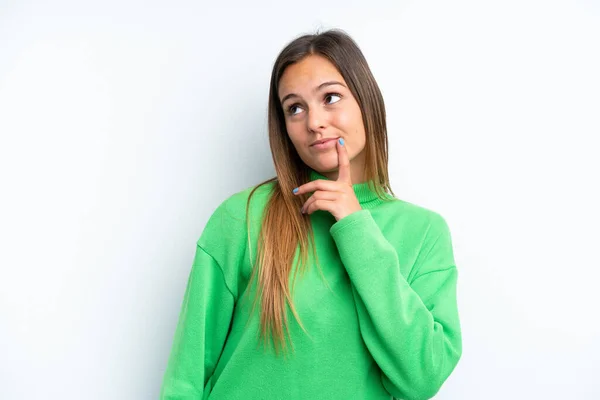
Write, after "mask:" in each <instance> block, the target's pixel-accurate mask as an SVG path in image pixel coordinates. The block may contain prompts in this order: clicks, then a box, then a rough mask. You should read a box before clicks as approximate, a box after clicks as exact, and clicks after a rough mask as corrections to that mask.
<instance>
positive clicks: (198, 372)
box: [160, 245, 234, 400]
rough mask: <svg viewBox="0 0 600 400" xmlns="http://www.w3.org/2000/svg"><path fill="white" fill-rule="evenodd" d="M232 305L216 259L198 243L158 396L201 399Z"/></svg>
mask: <svg viewBox="0 0 600 400" xmlns="http://www.w3.org/2000/svg"><path fill="white" fill-rule="evenodd" d="M233 308H234V296H233V295H232V293H231V291H230V289H229V288H228V287H227V284H226V282H225V279H224V276H223V272H222V270H221V268H220V266H219V264H218V263H217V261H216V260H215V259H214V258H213V257H211V255H209V254H208V253H207V252H206V251H205V250H204V249H203V248H202V247H200V246H199V245H198V247H197V248H196V254H195V257H194V263H193V265H192V270H191V272H190V275H189V278H188V283H187V288H186V291H185V295H184V300H183V304H182V306H181V311H180V315H179V321H178V324H177V328H176V331H175V337H174V340H173V346H172V350H171V354H170V357H169V362H168V365H167V369H166V372H165V374H164V377H163V383H162V388H161V393H160V398H161V399H163V400H167V399H168V400H175V399H186V400H187V399H202V398H203V391H204V387H205V385H206V383H207V381H208V380H209V378H210V377H211V375H212V373H213V371H214V368H215V366H216V364H217V361H218V360H219V357H220V355H221V352H222V350H223V347H224V344H225V339H226V337H227V334H228V331H229V326H230V323H231V318H232V314H233Z"/></svg>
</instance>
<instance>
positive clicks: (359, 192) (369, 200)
mask: <svg viewBox="0 0 600 400" xmlns="http://www.w3.org/2000/svg"><path fill="white" fill-rule="evenodd" d="M309 171H310V173H309V179H310V181H311V182H312V181H314V180H317V179H323V180H327V181H330V180H331V179H329V178H327V177H326V176H324V175H322V174H320V173H318V172H317V171H315V170H314V169H312V168H310V169H309ZM352 189H354V194H355V195H356V198H357V199H358V202H359V204H360V205H361V206H363V208H372V207H375V206H376V205H379V204H381V203H383V202H384V200H382V199H380V198H379V197H378V196H377V193H376V192H375V191H374V190H371V189H370V188H369V182H368V181H366V182H361V183H355V184H353V185H352ZM387 196H389V197H390V198H393V197H392V196H391V195H389V194H387Z"/></svg>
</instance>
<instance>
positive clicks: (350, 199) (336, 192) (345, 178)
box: [295, 140, 362, 221]
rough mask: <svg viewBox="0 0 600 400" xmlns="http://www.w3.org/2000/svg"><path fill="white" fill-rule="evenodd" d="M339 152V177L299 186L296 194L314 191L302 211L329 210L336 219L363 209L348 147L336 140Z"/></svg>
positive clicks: (310, 212) (307, 212) (308, 212)
mask: <svg viewBox="0 0 600 400" xmlns="http://www.w3.org/2000/svg"><path fill="white" fill-rule="evenodd" d="M336 149H337V153H338V159H339V163H338V172H339V174H338V178H337V180H335V181H328V180H323V179H316V180H314V181H312V182H308V183H305V184H304V185H301V186H299V187H298V190H297V191H296V192H295V194H296V195H299V194H301V193H310V192H314V193H313V194H312V195H311V196H310V197H309V198H308V200H306V202H305V203H304V205H303V206H302V213H303V214H304V213H306V214H312V213H313V212H315V211H317V210H324V211H329V212H330V213H331V215H333V216H334V217H335V219H336V221H339V220H340V219H342V218H344V217H346V216H348V215H350V214H352V213H353V212H356V211H360V210H362V207H361V206H360V203H359V202H358V199H357V198H356V194H355V193H354V189H353V188H352V175H351V171H350V170H351V169H350V159H349V157H348V151H347V150H346V147H345V146H343V145H342V144H340V141H339V140H337V141H336Z"/></svg>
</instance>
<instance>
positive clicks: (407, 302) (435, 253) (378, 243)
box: [330, 210, 462, 400]
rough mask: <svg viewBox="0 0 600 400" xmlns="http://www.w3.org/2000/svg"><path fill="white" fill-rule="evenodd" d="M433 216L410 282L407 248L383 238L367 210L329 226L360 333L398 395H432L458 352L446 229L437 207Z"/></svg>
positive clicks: (390, 388) (386, 382)
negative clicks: (404, 266)
mask: <svg viewBox="0 0 600 400" xmlns="http://www.w3.org/2000/svg"><path fill="white" fill-rule="evenodd" d="M432 216H433V218H432V220H431V223H430V227H429V230H428V232H427V234H426V235H425V238H424V240H423V244H422V246H421V249H420V251H419V255H418V256H417V259H416V262H415V265H414V266H413V268H412V270H413V271H416V272H414V273H411V274H409V275H408V276H412V277H411V278H410V282H409V281H408V280H407V278H405V277H404V276H403V275H402V274H401V272H400V271H401V270H400V262H401V260H400V259H399V256H398V254H404V252H400V253H399V251H398V250H397V249H395V248H394V246H393V245H392V244H391V243H390V242H389V241H388V240H387V239H386V238H385V236H384V235H383V233H382V232H381V230H380V228H379V226H378V225H377V224H376V222H375V220H374V219H373V217H372V215H371V213H370V211H369V210H360V211H357V212H354V213H352V214H350V215H348V216H346V217H345V218H343V219H341V220H339V221H337V222H336V223H335V224H334V225H333V226H332V227H331V229H330V233H331V235H332V237H333V239H334V240H335V242H336V245H337V248H338V251H339V254H340V257H341V260H342V262H343V264H344V266H345V268H346V270H347V272H348V275H349V277H350V280H351V282H352V286H353V294H354V300H355V303H356V309H357V312H358V318H359V325H360V331H361V334H362V337H363V340H364V341H365V344H366V346H367V348H368V349H369V351H370V353H371V355H372V356H373V358H374V360H375V361H376V362H377V364H378V366H379V367H380V369H381V371H382V382H383V385H384V387H385V388H386V389H387V391H388V392H389V393H390V394H391V395H392V396H394V397H397V398H400V399H408V400H417V399H429V398H431V397H433V396H434V395H435V394H436V393H437V392H438V391H439V389H440V388H441V386H442V384H443V383H444V381H445V380H446V379H447V378H448V376H449V375H450V373H451V372H452V371H453V370H454V368H455V366H456V364H457V363H458V360H459V359H460V356H461V353H462V339H461V332H460V322H459V317H458V309H457V299H456V281H457V270H456V266H455V261H454V255H453V250H452V241H451V236H450V231H449V229H448V226H447V224H446V222H445V220H444V219H443V218H442V217H441V216H440V215H439V214H432ZM400 250H401V249H400ZM402 262H403V261H402Z"/></svg>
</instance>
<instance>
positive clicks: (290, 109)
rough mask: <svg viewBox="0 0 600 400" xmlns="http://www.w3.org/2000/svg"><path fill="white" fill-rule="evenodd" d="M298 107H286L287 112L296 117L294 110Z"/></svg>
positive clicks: (294, 105)
mask: <svg viewBox="0 0 600 400" xmlns="http://www.w3.org/2000/svg"><path fill="white" fill-rule="evenodd" d="M296 107H298V104H293V105H291V106H289V107H288V112H289V113H290V114H292V115H296V113H295V112H294V108H296Z"/></svg>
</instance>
